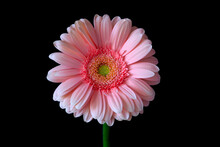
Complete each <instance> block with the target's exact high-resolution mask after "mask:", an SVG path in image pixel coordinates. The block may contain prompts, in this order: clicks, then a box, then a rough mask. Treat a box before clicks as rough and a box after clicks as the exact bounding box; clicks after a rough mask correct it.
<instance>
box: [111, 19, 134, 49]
mask: <svg viewBox="0 0 220 147" xmlns="http://www.w3.org/2000/svg"><path fill="white" fill-rule="evenodd" d="M131 25H132V23H131V20H130V19H122V20H120V21H118V22H117V23H116V24H115V26H114V28H113V30H112V34H111V37H110V41H111V44H112V47H111V48H112V49H113V50H119V49H121V47H122V46H123V44H124V43H125V41H126V40H127V38H128V36H129V34H130V31H131Z"/></svg>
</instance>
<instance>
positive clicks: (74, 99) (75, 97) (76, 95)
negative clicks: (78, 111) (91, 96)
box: [70, 83, 89, 107]
mask: <svg viewBox="0 0 220 147" xmlns="http://www.w3.org/2000/svg"><path fill="white" fill-rule="evenodd" d="M88 88H89V84H88V83H81V84H80V85H79V86H78V87H77V88H76V89H75V90H74V91H73V93H72V96H71V101H70V102H71V107H75V106H76V104H77V103H78V102H79V101H80V100H82V99H83V97H84V95H85V93H86V91H87V90H88Z"/></svg>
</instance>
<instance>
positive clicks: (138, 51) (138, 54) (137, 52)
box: [125, 41, 152, 64]
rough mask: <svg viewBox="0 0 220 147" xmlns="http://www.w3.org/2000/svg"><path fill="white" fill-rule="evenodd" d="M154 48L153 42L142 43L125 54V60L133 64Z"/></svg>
mask: <svg viewBox="0 0 220 147" xmlns="http://www.w3.org/2000/svg"><path fill="white" fill-rule="evenodd" d="M151 49H152V46H151V44H148V43H147V41H143V42H142V43H140V44H139V45H138V46H137V47H136V48H135V49H133V50H132V51H131V52H130V53H128V54H127V55H126V56H125V61H126V62H127V64H132V63H134V62H137V61H139V60H141V59H142V58H144V57H145V56H146V55H147V54H148V53H149V52H150V50H151Z"/></svg>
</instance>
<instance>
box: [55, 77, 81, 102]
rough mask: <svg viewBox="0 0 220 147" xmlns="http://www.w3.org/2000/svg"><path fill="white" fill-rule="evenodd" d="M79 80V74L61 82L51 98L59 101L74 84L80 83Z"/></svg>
mask: <svg viewBox="0 0 220 147" xmlns="http://www.w3.org/2000/svg"><path fill="white" fill-rule="evenodd" d="M81 80H82V77H81V76H75V77H72V78H71V79H68V80H66V81H64V82H63V83H61V84H60V85H59V86H58V87H57V89H56V90H55V92H54V96H53V99H54V100H55V101H57V100H58V101H60V98H61V97H62V96H63V95H66V94H67V93H69V92H71V91H72V90H73V89H74V88H75V87H76V86H78V85H79V84H80V83H81Z"/></svg>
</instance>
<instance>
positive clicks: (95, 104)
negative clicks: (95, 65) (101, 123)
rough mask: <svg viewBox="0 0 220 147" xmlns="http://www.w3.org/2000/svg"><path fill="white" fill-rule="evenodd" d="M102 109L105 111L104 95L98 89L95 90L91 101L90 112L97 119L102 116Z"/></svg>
mask: <svg viewBox="0 0 220 147" xmlns="http://www.w3.org/2000/svg"><path fill="white" fill-rule="evenodd" d="M102 111H103V97H102V94H101V92H100V90H98V91H97V90H95V91H94V93H93V95H92V98H91V101H90V112H91V114H92V117H93V118H95V119H97V118H98V117H100V115H101V113H102ZM103 117H104V115H103ZM103 117H102V119H103Z"/></svg>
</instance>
